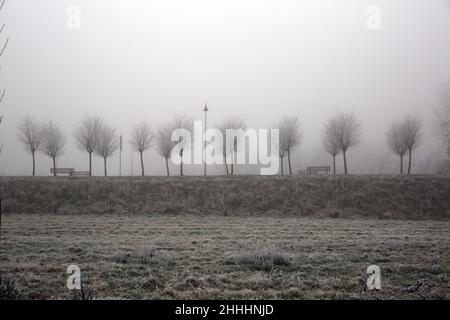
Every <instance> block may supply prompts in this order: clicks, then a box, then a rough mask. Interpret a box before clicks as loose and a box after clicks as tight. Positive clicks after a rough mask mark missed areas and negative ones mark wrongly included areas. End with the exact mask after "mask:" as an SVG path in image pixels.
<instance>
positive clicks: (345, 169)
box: [342, 150, 348, 174]
mask: <svg viewBox="0 0 450 320" xmlns="http://www.w3.org/2000/svg"><path fill="white" fill-rule="evenodd" d="M342 154H343V155H344V172H345V174H347V173H348V171H347V155H346V150H342Z"/></svg>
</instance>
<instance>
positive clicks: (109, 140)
mask: <svg viewBox="0 0 450 320" xmlns="http://www.w3.org/2000/svg"><path fill="white" fill-rule="evenodd" d="M118 148H119V139H118V137H117V134H116V129H115V128H112V127H110V126H108V125H105V124H104V125H102V126H101V128H100V131H99V138H98V143H97V145H96V147H95V154H96V155H97V156H99V157H101V158H103V165H104V171H105V177H106V176H108V169H107V168H108V166H107V160H108V158H110V157H112V156H113V155H114V153H115V152H116V151H117V149H118Z"/></svg>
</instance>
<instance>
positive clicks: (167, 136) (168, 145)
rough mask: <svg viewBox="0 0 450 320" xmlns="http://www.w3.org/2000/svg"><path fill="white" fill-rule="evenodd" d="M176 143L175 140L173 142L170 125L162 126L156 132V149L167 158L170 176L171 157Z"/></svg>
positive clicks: (167, 169) (167, 168) (167, 170)
mask: <svg viewBox="0 0 450 320" xmlns="http://www.w3.org/2000/svg"><path fill="white" fill-rule="evenodd" d="M174 145H175V144H174V142H172V128H171V127H169V126H168V125H166V126H164V127H162V128H160V129H159V130H158V133H157V134H156V150H157V152H158V153H159V155H160V156H162V157H164V159H165V160H166V172H167V176H170V171H169V158H170V154H171V152H172V148H173V147H174Z"/></svg>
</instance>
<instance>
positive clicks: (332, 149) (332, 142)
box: [322, 118, 341, 174]
mask: <svg viewBox="0 0 450 320" xmlns="http://www.w3.org/2000/svg"><path fill="white" fill-rule="evenodd" d="M338 129H339V126H338V122H337V119H336V118H331V119H328V121H327V122H326V123H325V126H324V129H323V131H322V143H323V146H324V148H325V151H326V152H328V153H329V154H330V155H331V156H332V157H333V174H336V156H337V155H338V154H339V153H340V152H341V148H340V145H339V141H338V139H337V137H338Z"/></svg>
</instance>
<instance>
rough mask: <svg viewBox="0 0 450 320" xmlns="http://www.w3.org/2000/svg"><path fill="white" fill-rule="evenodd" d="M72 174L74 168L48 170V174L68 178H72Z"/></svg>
mask: <svg viewBox="0 0 450 320" xmlns="http://www.w3.org/2000/svg"><path fill="white" fill-rule="evenodd" d="M74 172H75V169H74V168H56V169H53V168H50V173H51V174H56V175H58V174H68V175H69V176H72V175H73V173H74Z"/></svg>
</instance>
